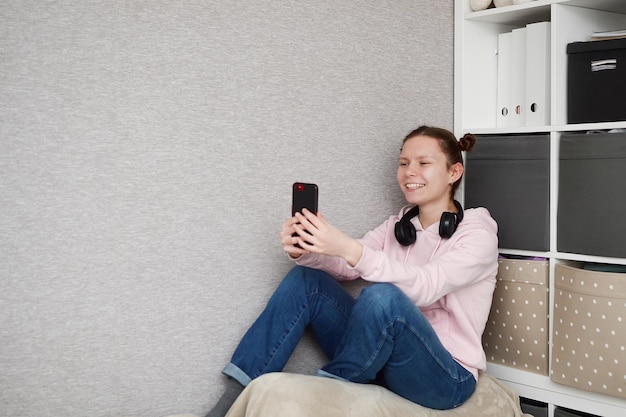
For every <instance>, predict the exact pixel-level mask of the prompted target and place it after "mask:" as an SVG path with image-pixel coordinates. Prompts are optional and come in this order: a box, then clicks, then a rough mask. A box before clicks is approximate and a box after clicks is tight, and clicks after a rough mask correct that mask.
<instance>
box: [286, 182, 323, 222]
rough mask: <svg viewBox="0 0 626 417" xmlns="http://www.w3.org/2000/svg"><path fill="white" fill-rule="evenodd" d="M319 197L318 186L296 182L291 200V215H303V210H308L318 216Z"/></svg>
mask: <svg viewBox="0 0 626 417" xmlns="http://www.w3.org/2000/svg"><path fill="white" fill-rule="evenodd" d="M317 195H318V189H317V185H316V184H307V183H305V182H294V183H293V187H292V199H291V215H292V216H293V215H295V214H296V213H298V212H300V213H302V209H305V208H306V209H308V210H309V211H310V212H311V213H313V214H317Z"/></svg>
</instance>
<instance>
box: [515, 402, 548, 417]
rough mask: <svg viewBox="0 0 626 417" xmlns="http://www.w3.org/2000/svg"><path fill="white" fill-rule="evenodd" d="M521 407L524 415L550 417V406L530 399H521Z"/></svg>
mask: <svg viewBox="0 0 626 417" xmlns="http://www.w3.org/2000/svg"><path fill="white" fill-rule="evenodd" d="M520 405H521V408H522V412H523V413H524V414H530V415H531V416H533V417H548V404H546V403H542V402H539V401H535V400H530V399H528V398H520Z"/></svg>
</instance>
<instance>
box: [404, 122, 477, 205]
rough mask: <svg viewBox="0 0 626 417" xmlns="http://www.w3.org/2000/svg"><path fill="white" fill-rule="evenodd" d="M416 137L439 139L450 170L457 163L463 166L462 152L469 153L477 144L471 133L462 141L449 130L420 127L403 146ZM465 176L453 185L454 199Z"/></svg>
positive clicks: (409, 136) (407, 138)
mask: <svg viewBox="0 0 626 417" xmlns="http://www.w3.org/2000/svg"><path fill="white" fill-rule="evenodd" d="M415 136H428V137H429V138H433V139H437V141H438V142H439V147H440V148H441V150H442V151H443V153H444V154H446V159H447V160H448V168H450V167H451V166H452V165H454V164H456V163H457V162H458V163H460V164H461V165H463V155H462V154H461V152H469V151H471V150H472V148H473V147H474V144H475V143H476V136H474V135H472V134H471V133H466V134H465V135H463V137H462V138H461V139H459V140H458V141H457V140H456V136H454V133H452V132H450V131H449V130H447V129H443V128H440V127H432V126H420V127H418V128H417V129H415V130H414V131H412V132H411V133H409V134H408V135H406V137H405V138H404V140H403V141H402V145H403V146H404V143H405V142H406V141H407V140H409V139H411V138H413V137H415ZM462 179H463V176H462V175H461V177H460V178H459V179H458V180H456V181H455V182H454V184H452V197H454V193H455V192H456V190H457V189H458V188H459V185H460V184H461V180H462Z"/></svg>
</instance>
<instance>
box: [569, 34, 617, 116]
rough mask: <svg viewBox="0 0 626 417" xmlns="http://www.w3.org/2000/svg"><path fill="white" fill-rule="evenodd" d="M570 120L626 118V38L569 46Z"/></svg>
mask: <svg viewBox="0 0 626 417" xmlns="http://www.w3.org/2000/svg"><path fill="white" fill-rule="evenodd" d="M567 64H568V67H567V119H568V123H593V122H615V121H623V120H626V39H610V40H604V41H592V42H574V43H570V44H569V45H567Z"/></svg>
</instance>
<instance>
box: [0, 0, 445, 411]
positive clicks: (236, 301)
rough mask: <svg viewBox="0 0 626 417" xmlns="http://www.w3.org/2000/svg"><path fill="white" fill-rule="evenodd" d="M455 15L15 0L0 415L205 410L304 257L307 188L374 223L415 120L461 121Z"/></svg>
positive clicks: (1, 62)
mask: <svg viewBox="0 0 626 417" xmlns="http://www.w3.org/2000/svg"><path fill="white" fill-rule="evenodd" d="M452 16H453V5H452V2H448V1H432V0H389V1H379V0H377V1H374V0H363V1H356V2H355V1H326V0H317V1H314V2H307V1H295V0H292V1H275V2H268V1H258V0H245V1H236V2H205V1H200V0H183V1H164V0H152V1H133V2H127V1H121V0H111V1H106V2H100V1H80V2H74V1H45V2H44V1H34V0H24V1H19V2H17V1H16V2H13V1H10V2H3V3H2V4H1V5H0V140H1V142H0V317H1V322H0V369H1V371H0V415H5V416H33V417H34V416H37V417H47V416H55V417H59V416H81V417H83V416H124V415H133V416H145V417H148V416H158V415H163V414H169V413H174V412H195V413H200V412H202V411H206V409H207V407H208V405H209V403H212V402H213V401H214V400H215V399H216V398H217V396H218V395H219V394H220V393H221V384H223V379H222V376H221V375H220V370H221V368H222V366H223V365H224V364H225V363H226V362H227V361H228V359H229V356H230V352H231V351H232V349H233V348H234V346H235V344H236V341H237V340H238V339H239V338H240V337H241V335H242V333H243V332H244V330H245V328H246V327H247V325H248V324H249V323H250V322H251V320H252V319H253V318H254V317H255V316H256V314H257V313H258V312H259V311H260V309H261V308H262V306H263V304H264V303H265V300H266V299H267V297H268V296H269V294H270V293H271V291H272V290H273V288H274V287H275V286H276V284H277V283H278V281H279V279H280V278H281V276H282V275H283V274H284V273H285V272H286V271H287V269H288V268H289V267H290V264H289V262H288V261H287V260H286V258H285V256H284V255H283V253H282V251H281V248H280V245H279V240H278V232H279V227H280V224H281V223H282V221H283V220H284V219H285V218H286V216H288V215H289V209H290V189H291V183H292V182H293V181H295V180H300V181H314V182H317V183H318V184H319V186H320V193H321V195H320V198H321V202H320V204H321V209H322V210H323V212H324V213H325V215H326V216H327V217H328V218H329V219H330V220H331V221H332V222H333V223H334V224H336V225H337V226H340V227H341V228H343V229H344V230H345V231H347V232H349V233H351V234H353V235H355V236H360V235H361V234H362V233H364V232H365V231H367V230H369V229H370V228H372V227H374V226H376V225H377V224H379V223H380V222H381V221H382V220H384V219H385V218H386V217H387V215H388V214H390V213H391V212H393V211H395V210H397V209H398V208H399V207H400V205H401V204H402V198H401V194H400V192H399V191H398V190H397V186H396V184H395V164H396V162H395V160H396V157H397V153H398V150H399V145H400V140H401V138H402V136H403V135H404V134H405V133H407V132H408V131H409V130H410V129H412V128H414V127H415V126H417V125H418V124H420V123H430V124H435V125H442V126H446V127H449V128H451V127H452V113H453V109H452V79H453V78H452V60H453V52H452V51H453V38H452V33H453V17H452ZM298 355H299V358H301V359H302V361H304V362H307V361H309V362H315V361H317V360H321V358H319V357H315V355H313V356H314V358H313V359H311V358H310V355H311V353H310V350H306V349H305V350H304V351H303V350H302V349H300V350H299V353H298ZM300 362H301V361H299V360H296V361H294V363H300ZM304 368H306V366H304V367H303V366H296V365H294V367H293V368H290V369H294V370H303V369H304Z"/></svg>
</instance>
